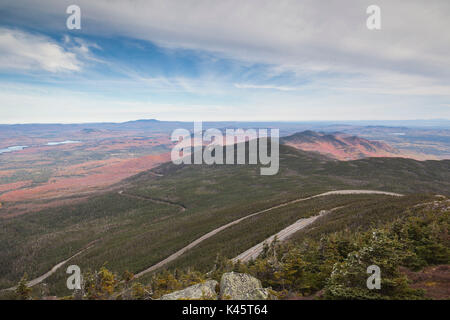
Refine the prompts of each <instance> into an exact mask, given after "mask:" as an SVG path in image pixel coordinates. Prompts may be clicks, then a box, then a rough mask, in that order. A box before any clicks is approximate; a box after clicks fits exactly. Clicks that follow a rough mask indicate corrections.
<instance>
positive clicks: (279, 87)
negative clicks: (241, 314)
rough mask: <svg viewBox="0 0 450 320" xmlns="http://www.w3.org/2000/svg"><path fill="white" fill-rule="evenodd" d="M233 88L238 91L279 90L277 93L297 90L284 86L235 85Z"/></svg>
mask: <svg viewBox="0 0 450 320" xmlns="http://www.w3.org/2000/svg"><path fill="white" fill-rule="evenodd" d="M234 86H235V87H236V88H238V89H269V90H279V91H295V90H298V88H293V87H284V86H274V85H258V84H251V83H235V84H234Z"/></svg>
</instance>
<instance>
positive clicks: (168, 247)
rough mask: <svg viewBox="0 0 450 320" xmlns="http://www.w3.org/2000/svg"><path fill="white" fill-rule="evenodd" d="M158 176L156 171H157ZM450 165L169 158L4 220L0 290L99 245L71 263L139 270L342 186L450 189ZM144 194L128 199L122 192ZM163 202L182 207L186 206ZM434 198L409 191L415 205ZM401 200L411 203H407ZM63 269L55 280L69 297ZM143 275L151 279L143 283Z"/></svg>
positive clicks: (293, 211) (230, 244)
mask: <svg viewBox="0 0 450 320" xmlns="http://www.w3.org/2000/svg"><path fill="white" fill-rule="evenodd" d="M155 173H157V174H155ZM449 181H450V161H424V162H419V161H415V160H411V159H402V158H394V159H392V158H368V159H361V160H356V161H337V160H333V159H330V158H327V157H325V156H322V155H319V154H317V153H312V152H304V151H301V150H297V149H294V148H292V147H289V146H286V145H281V146H280V171H279V173H278V174H277V175H274V176H261V175H260V170H259V166H257V165H212V166H209V165H179V166H177V165H174V164H172V163H170V162H169V163H165V164H163V165H161V166H159V167H158V168H155V169H153V170H151V171H147V172H143V173H141V174H138V175H136V176H134V177H132V178H128V179H126V180H124V181H122V182H120V183H119V184H117V185H116V186H115V189H112V190H111V189H109V190H108V191H105V193H103V194H95V195H91V196H89V197H87V198H86V199H84V200H83V201H81V200H80V201H79V202H77V203H72V204H67V205H63V206H58V207H52V208H48V209H46V210H41V211H39V212H35V213H30V214H25V215H22V216H18V217H13V218H10V219H4V220H2V226H3V227H2V229H1V230H0V274H1V277H0V287H3V288H6V287H11V286H13V285H15V284H16V283H17V281H18V280H19V279H20V277H21V276H22V275H23V273H24V272H27V273H28V275H29V277H30V279H31V278H34V277H37V276H39V275H41V274H44V273H45V272H47V271H48V270H49V269H50V268H51V266H53V265H55V264H56V263H58V262H60V261H63V260H65V259H67V258H68V257H70V256H72V255H73V254H74V253H76V252H78V251H80V250H81V249H82V248H84V247H86V246H87V245H88V244H89V243H91V242H93V241H97V242H95V245H94V246H93V247H92V248H90V249H89V250H86V251H85V252H83V253H82V254H80V255H79V256H77V257H75V258H74V259H73V260H72V261H71V263H73V264H76V265H78V266H80V267H81V268H82V270H86V269H89V268H90V269H97V268H99V267H100V266H102V265H103V264H104V263H105V262H108V268H110V269H111V270H114V271H116V272H119V273H121V272H123V271H124V270H129V271H131V272H133V273H138V272H140V271H142V270H144V269H146V268H148V267H149V266H151V265H153V264H155V263H158V262H159V261H161V260H163V259H165V258H167V257H168V256H170V255H171V254H173V253H174V252H176V251H178V250H179V249H181V248H183V247H185V246H186V245H188V244H189V243H191V242H192V241H194V240H195V239H197V238H199V237H201V236H203V235H205V234H207V233H208V232H210V231H211V230H214V229H216V228H218V227H220V226H222V225H225V224H227V223H229V222H231V221H234V220H237V219H239V218H241V217H245V216H248V215H250V214H252V213H254V212H258V211H261V210H264V209H267V208H270V207H274V206H276V205H278V204H281V203H286V202H288V201H290V200H294V199H298V198H300V197H307V196H311V195H316V194H319V193H322V192H326V191H332V190H342V189H371V190H383V191H391V192H398V193H405V194H412V193H418V192H427V193H440V194H446V195H448V194H450V182H449ZM122 190H123V193H126V194H131V195H136V196H138V197H135V198H129V197H124V196H123V195H122V194H120V193H119V191H122ZM386 197H387V196H382V195H339V196H329V197H324V198H320V199H319V198H317V199H312V200H309V201H305V202H301V203H295V204H292V205H289V206H285V207H282V208H278V209H276V210H271V211H269V212H267V213H264V214H262V215H258V216H257V217H252V218H249V219H246V221H245V222H243V223H239V224H237V225H235V226H233V227H231V228H229V229H227V231H223V232H220V233H218V234H217V236H214V237H212V238H210V239H208V241H207V242H205V243H204V244H202V246H201V247H198V248H195V249H192V250H191V251H188V252H186V253H185V254H183V255H182V256H181V257H180V258H179V259H177V260H176V261H174V263H173V264H171V265H169V266H168V267H169V268H173V267H174V266H189V265H191V266H199V267H200V266H201V267H202V268H204V269H207V268H209V267H211V263H213V261H214V258H215V256H216V254H217V252H218V251H222V252H223V253H225V254H226V255H227V256H229V257H230V258H232V257H233V256H236V255H237V254H239V253H241V252H243V251H245V250H247V249H248V248H250V247H252V246H253V245H255V244H257V243H259V242H261V241H263V240H264V239H266V238H267V237H269V236H271V235H272V234H275V233H277V232H279V231H280V230H282V229H284V228H286V227H287V226H288V225H290V224H292V223H293V222H295V221H297V220H298V219H299V218H302V217H305V218H306V217H310V216H311V215H314V214H317V212H319V211H320V210H327V209H332V208H335V207H339V206H343V205H348V204H351V203H355V202H359V201H363V200H364V201H368V200H373V201H378V202H380V203H392V201H393V200H392V199H390V198H389V199H388V198H386ZM147 198H152V199H161V200H165V201H170V202H173V203H178V204H181V205H183V206H184V207H185V208H186V210H184V211H181V210H180V209H179V208H177V207H175V206H173V205H168V204H165V203H163V202H157V203H155V202H153V201H147V200H145V199H147ZM426 200H429V196H427V195H417V196H416V195H414V196H407V198H406V200H404V201H405V202H406V201H407V203H408V205H415V204H417V203H419V202H421V201H426ZM402 201H403V200H402ZM64 271H65V270H63V269H61V270H58V271H57V272H56V273H55V274H54V275H52V276H51V277H50V278H48V279H47V281H48V286H49V288H50V289H51V290H52V291H53V290H56V291H58V292H59V293H63V294H64V293H65V291H64V290H67V289H65V280H66V277H67V276H66V274H65V272H64ZM143 281H145V279H143Z"/></svg>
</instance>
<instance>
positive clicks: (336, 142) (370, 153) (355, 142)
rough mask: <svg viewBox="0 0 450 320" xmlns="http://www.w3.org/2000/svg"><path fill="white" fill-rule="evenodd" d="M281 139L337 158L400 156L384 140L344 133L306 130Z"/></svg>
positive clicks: (292, 144) (286, 142) (302, 148)
mask: <svg viewBox="0 0 450 320" xmlns="http://www.w3.org/2000/svg"><path fill="white" fill-rule="evenodd" d="M281 141H282V143H284V144H286V145H289V146H292V147H294V148H297V149H300V150H304V151H316V152H319V153H322V154H325V155H327V156H330V157H332V158H335V159H338V160H356V159H361V158H366V157H400V156H401V153H400V152H399V151H398V150H396V149H394V148H393V147H391V146H389V145H388V144H386V143H384V142H380V141H370V140H366V139H364V138H360V137H357V136H351V135H347V134H344V133H334V134H325V133H320V132H315V131H310V130H307V131H303V132H298V133H295V134H293V135H290V136H288V137H285V138H282V140H281Z"/></svg>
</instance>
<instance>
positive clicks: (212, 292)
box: [160, 280, 218, 300]
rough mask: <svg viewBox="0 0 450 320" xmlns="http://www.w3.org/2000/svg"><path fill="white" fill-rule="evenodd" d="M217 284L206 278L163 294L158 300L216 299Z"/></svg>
mask: <svg viewBox="0 0 450 320" xmlns="http://www.w3.org/2000/svg"><path fill="white" fill-rule="evenodd" d="M217 285H218V282H217V281H215V280H208V281H205V282H202V283H198V284H195V285H193V286H190V287H187V288H186V289H183V290H180V291H175V292H172V293H169V294H165V295H163V296H162V297H161V298H160V300H201V299H205V300H217V294H216V286H217Z"/></svg>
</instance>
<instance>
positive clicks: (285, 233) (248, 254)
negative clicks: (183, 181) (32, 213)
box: [0, 190, 403, 291]
mask: <svg viewBox="0 0 450 320" xmlns="http://www.w3.org/2000/svg"><path fill="white" fill-rule="evenodd" d="M118 193H119V194H120V195H122V196H125V197H130V198H135V199H141V200H147V201H152V202H156V203H165V204H170V205H174V206H178V207H179V208H180V210H181V211H184V210H186V208H185V207H184V206H183V205H181V204H179V203H176V202H171V201H168V200H161V199H154V198H147V197H142V196H137V195H132V194H128V193H124V192H123V191H122V190H121V191H119V192H118ZM346 194H381V195H389V196H395V197H401V196H403V195H402V194H399V193H393V192H385V191H376V190H336V191H328V192H324V193H321V194H317V195H315V196H310V197H307V198H300V199H296V200H292V201H288V202H285V203H282V204H279V205H276V206H273V207H270V208H268V209H264V210H261V211H257V212H255V213H252V214H250V215H248V216H245V217H242V218H240V219H237V220H234V221H232V222H229V223H227V224H225V225H223V226H221V227H218V228H216V229H214V230H212V231H210V232H208V233H206V234H205V235H203V236H201V237H200V238H198V239H196V240H194V241H193V242H191V243H190V244H188V245H187V246H185V247H183V248H182V249H180V250H178V251H177V252H175V253H173V254H172V255H170V256H169V257H167V258H166V259H164V260H162V261H160V262H158V263H157V264H155V265H153V266H151V267H149V268H147V269H145V270H143V271H141V272H139V273H137V274H136V275H135V278H138V277H141V276H143V275H144V274H146V273H149V272H152V271H154V270H156V269H159V268H161V267H162V266H164V265H166V264H168V263H169V262H172V261H174V260H175V259H176V258H178V257H179V256H181V255H182V254H183V253H185V252H186V251H188V250H189V249H192V248H194V247H195V246H197V245H198V244H200V243H201V242H203V241H205V240H207V239H209V238H211V237H212V236H214V235H215V234H217V233H219V232H220V231H222V230H225V229H227V228H229V227H231V226H233V225H235V224H238V223H239V222H241V221H243V220H245V219H248V218H251V217H254V216H256V215H259V214H261V213H264V212H268V211H271V210H274V209H278V208H282V207H285V206H288V205H291V204H293V203H297V202H301V201H306V200H310V199H314V198H318V197H324V196H328V195H346ZM336 209H338V208H334V209H331V210H329V211H328V212H330V211H332V210H336ZM328 212H327V213H328ZM324 214H325V212H324V211H321V213H319V215H317V216H313V217H309V218H305V219H300V220H298V221H296V222H295V223H294V224H292V225H290V226H289V227H287V228H285V229H283V230H281V231H280V232H278V233H277V234H276V235H273V236H272V237H270V238H269V239H267V240H266V241H269V240H270V241H273V238H274V237H275V236H277V238H278V239H279V240H284V239H286V238H287V237H289V236H290V235H292V234H293V233H295V232H296V231H298V230H300V229H302V228H304V227H306V226H307V225H309V224H311V223H313V222H314V221H315V220H316V219H317V218H318V217H320V216H321V215H324ZM97 241H98V240H96V241H94V242H91V243H90V244H89V245H88V246H87V247H86V248H84V249H82V250H80V251H78V252H77V253H75V254H74V255H73V256H71V257H69V258H67V259H66V260H64V261H61V262H59V263H58V264H56V265H55V266H53V267H52V269H51V270H50V271H48V272H47V273H45V274H43V275H41V276H39V277H37V278H35V279H33V280H30V281H29V282H27V286H29V287H32V286H35V285H37V284H39V283H41V282H42V281H44V280H45V279H47V278H48V277H50V276H51V275H53V274H54V273H55V272H56V271H57V270H58V269H59V268H61V267H62V266H63V265H64V264H66V263H67V262H68V261H69V260H71V259H73V258H74V257H76V256H78V255H80V254H81V253H83V252H84V251H86V250H88V249H90V248H91V247H93V245H94V243H95V242H97ZM263 245H264V242H261V243H259V244H257V245H256V246H254V247H252V248H250V249H248V250H247V251H245V252H243V253H242V254H240V255H239V256H237V257H235V258H234V259H233V260H235V261H236V259H239V260H241V261H248V260H250V259H251V258H254V257H255V255H256V256H257V255H258V254H259V253H260V252H261V251H260V250H262V248H263ZM15 289H16V286H14V287H11V288H7V289H2V290H0V291H6V290H15Z"/></svg>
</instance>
